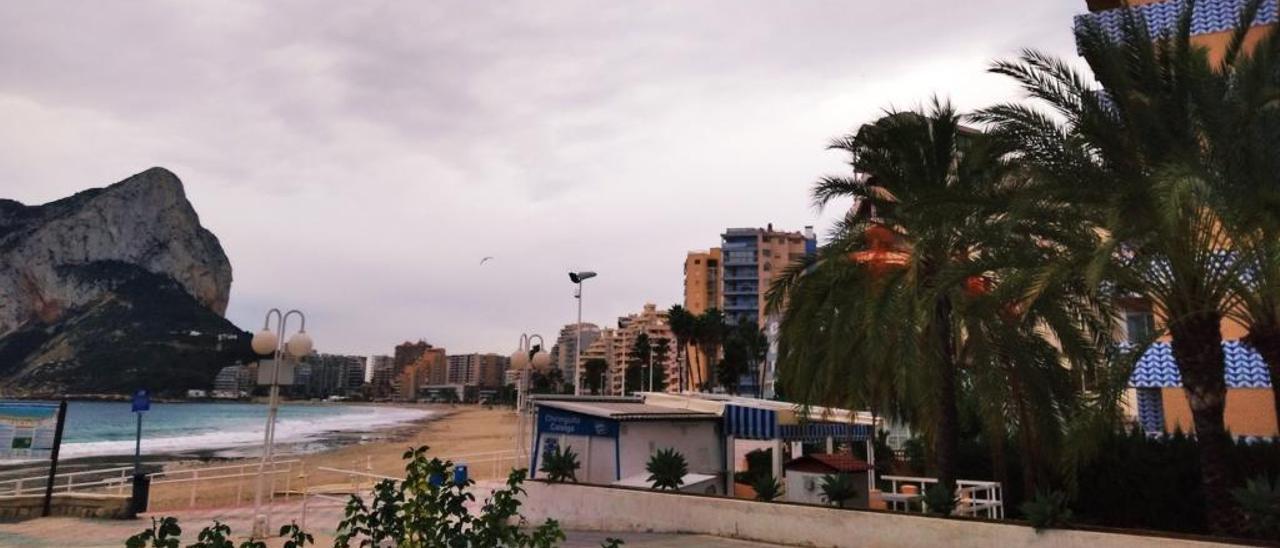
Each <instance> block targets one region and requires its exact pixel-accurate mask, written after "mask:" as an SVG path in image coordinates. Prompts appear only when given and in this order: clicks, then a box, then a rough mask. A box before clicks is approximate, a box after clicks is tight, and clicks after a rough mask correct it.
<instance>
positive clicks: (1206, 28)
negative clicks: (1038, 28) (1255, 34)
mask: <svg viewBox="0 0 1280 548" xmlns="http://www.w3.org/2000/svg"><path fill="white" fill-rule="evenodd" d="M1245 1H1246V0H1200V1H1199V2H1196V7H1195V11H1194V12H1192V14H1191V35H1192V36H1195V35H1198V34H1211V33H1215V32H1222V31H1227V30H1231V29H1234V28H1236V23H1237V22H1238V21H1239V20H1240V10H1241V9H1243V8H1244V4H1245ZM1184 6H1185V3H1184V0H1166V1H1164V2H1154V3H1151V4H1144V5H1142V6H1138V7H1135V8H1132V9H1133V10H1135V11H1136V12H1137V14H1138V15H1139V16H1140V17H1142V18H1143V19H1144V20H1145V21H1146V23H1147V28H1149V29H1151V33H1152V34H1153V35H1163V34H1166V33H1168V32H1171V31H1173V29H1174V28H1176V27H1177V25H1178V17H1179V16H1181V14H1182V10H1183V8H1184ZM1090 19H1092V20H1094V21H1097V22H1098V24H1100V25H1102V28H1103V30H1105V31H1106V32H1107V34H1108V35H1109V36H1111V39H1112V40H1116V41H1119V40H1120V39H1121V37H1122V36H1123V35H1124V32H1123V31H1122V30H1121V29H1122V27H1123V25H1124V9H1123V8H1119V9H1110V10H1106V11H1100V12H1098V13H1086V14H1082V15H1077V16H1076V19H1075V27H1076V29H1079V28H1080V27H1082V26H1084V24H1085V21H1088V20H1090ZM1277 21H1280V0H1264V1H1263V2H1262V6H1260V7H1259V8H1258V16H1257V17H1256V18H1255V19H1254V21H1253V24H1254V25H1255V26H1256V25H1266V24H1270V23H1276V22H1277Z"/></svg>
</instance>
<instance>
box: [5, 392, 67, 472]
mask: <svg viewBox="0 0 1280 548" xmlns="http://www.w3.org/2000/svg"><path fill="white" fill-rule="evenodd" d="M57 426H58V404H56V403H42V402H7V401H0V459H47V458H50V456H51V454H52V450H53V438H54V432H55V431H56V429H57Z"/></svg>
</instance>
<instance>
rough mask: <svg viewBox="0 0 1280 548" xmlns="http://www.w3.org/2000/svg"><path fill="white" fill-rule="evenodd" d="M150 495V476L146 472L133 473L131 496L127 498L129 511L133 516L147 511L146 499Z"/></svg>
mask: <svg viewBox="0 0 1280 548" xmlns="http://www.w3.org/2000/svg"><path fill="white" fill-rule="evenodd" d="M150 496H151V478H149V477H147V475H146V474H134V475H133V496H132V497H131V498H130V499H129V513H130V514H131V515H132V516H133V517H138V514H141V513H143V512H146V511H147V499H148V498H150Z"/></svg>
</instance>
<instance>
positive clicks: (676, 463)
mask: <svg viewBox="0 0 1280 548" xmlns="http://www.w3.org/2000/svg"><path fill="white" fill-rule="evenodd" d="M644 469H645V471H646V472H648V473H649V478H648V480H649V481H650V482H651V483H652V484H653V488H654V489H655V490H667V491H675V490H677V489H680V486H681V485H684V477H685V476H686V475H688V474H689V463H688V462H687V461H686V460H685V458H684V455H681V454H680V452H678V451H676V450H675V449H672V448H666V449H659V450H658V452H657V453H654V454H653V455H652V456H650V457H649V462H648V463H646V464H645V466H644Z"/></svg>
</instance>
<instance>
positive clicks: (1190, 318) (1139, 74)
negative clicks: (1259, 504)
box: [977, 0, 1275, 531]
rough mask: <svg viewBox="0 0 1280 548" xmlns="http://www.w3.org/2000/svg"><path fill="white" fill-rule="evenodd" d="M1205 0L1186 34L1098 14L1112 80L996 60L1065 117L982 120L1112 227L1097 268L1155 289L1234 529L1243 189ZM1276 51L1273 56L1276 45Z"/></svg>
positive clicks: (1051, 193) (1209, 473)
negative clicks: (1106, 25)
mask: <svg viewBox="0 0 1280 548" xmlns="http://www.w3.org/2000/svg"><path fill="white" fill-rule="evenodd" d="M1193 4H1194V2H1188V3H1187V5H1186V7H1185V8H1184V11H1183V14H1182V16H1181V18H1180V20H1179V22H1178V25H1177V28H1176V29H1175V30H1174V31H1173V32H1169V33H1165V34H1163V35H1160V36H1155V35H1153V34H1152V33H1151V32H1150V31H1149V29H1148V28H1147V27H1146V25H1145V22H1144V20H1143V19H1142V18H1141V17H1139V16H1136V15H1135V13H1134V12H1132V11H1128V12H1126V17H1125V21H1124V24H1123V25H1122V27H1123V28H1122V36H1121V37H1120V38H1119V39H1118V40H1116V39H1112V38H1111V37H1110V36H1109V35H1108V34H1107V32H1106V31H1104V30H1103V28H1102V27H1101V26H1100V25H1098V24H1097V23H1096V22H1094V21H1089V22H1086V24H1084V25H1082V26H1080V27H1079V28H1077V31H1076V41H1077V44H1078V46H1079V50H1080V52H1081V54H1082V56H1083V57H1084V58H1085V60H1086V61H1087V63H1088V64H1089V67H1090V68H1091V69H1092V72H1093V74H1094V77H1095V78H1096V79H1097V82H1098V84H1100V87H1098V86H1096V85H1094V84H1093V82H1092V81H1091V80H1090V79H1089V78H1088V77H1087V76H1086V75H1084V74H1081V73H1080V72H1078V71H1076V70H1075V69H1073V68H1071V66H1070V65H1069V64H1067V63H1065V62H1063V61H1060V60H1056V59H1053V58H1050V57H1048V56H1046V55H1044V54H1042V53H1039V52H1035V51H1025V52H1024V53H1023V54H1022V56H1021V58H1020V59H1019V60H1018V61H1010V62H999V63H996V64H995V65H994V66H993V68H992V71H993V72H996V73H999V74H1005V75H1008V76H1011V77H1013V78H1014V79H1015V80H1017V81H1018V82H1019V83H1020V84H1021V85H1022V86H1023V88H1024V89H1025V90H1026V91H1027V93H1028V94H1030V95H1031V96H1032V97H1034V98H1036V99H1038V100H1040V101H1043V102H1044V103H1047V104H1048V105H1049V107H1050V108H1051V109H1052V110H1053V111H1054V114H1053V115H1050V114H1047V113H1044V112H1042V111H1040V110H1039V109H1037V108H1034V107H1031V106H1027V105H1024V104H1006V105H999V106H996V107H992V108H990V109H987V110H985V111H984V112H983V113H981V115H980V116H979V117H978V118H977V119H978V120H980V121H984V122H990V123H992V124H994V127H995V131H996V132H997V133H998V134H999V135H1000V136H1001V137H1002V138H1007V139H1008V140H1009V142H1011V143H1013V144H1015V145H1016V147H1017V150H1016V153H1017V155H1018V156H1019V157H1020V159H1021V160H1022V161H1023V162H1024V164H1025V165H1026V166H1027V168H1028V169H1029V170H1030V172H1031V174H1032V175H1033V176H1034V178H1035V179H1036V181H1037V183H1038V184H1037V187H1038V188H1036V189H1035V191H1034V194H1035V196H1036V197H1037V199H1038V200H1040V201H1042V202H1047V203H1053V204H1056V206H1057V207H1060V208H1062V209H1064V210H1070V211H1074V212H1075V213H1076V214H1077V216H1078V219H1079V223H1081V224H1082V225H1087V226H1090V227H1092V228H1093V229H1094V230H1095V231H1096V232H1097V233H1098V234H1100V235H1101V236H1102V238H1101V241H1100V244H1099V245H1098V246H1096V247H1095V248H1094V249H1093V250H1092V251H1091V252H1090V253H1089V254H1088V257H1086V259H1087V262H1088V263H1089V265H1090V266H1089V272H1090V276H1091V278H1092V279H1093V280H1094V281H1095V282H1101V281H1104V280H1105V281H1106V282H1107V283H1109V284H1113V285H1114V287H1115V289H1116V290H1117V292H1123V293H1129V294H1137V295H1140V296H1142V297H1145V298H1146V299H1148V300H1150V301H1151V302H1152V304H1153V306H1154V307H1155V309H1156V310H1158V311H1159V312H1161V313H1162V315H1163V317H1164V318H1165V329H1167V332H1168V334H1169V335H1170V336H1171V339H1172V342H1171V344H1172V350H1173V355H1174V358H1175V359H1176V361H1177V364H1178V369H1179V372H1180V373H1181V377H1182V384H1183V388H1184V389H1185V391H1186V394H1187V396H1188V398H1187V399H1188V402H1189V403H1190V406H1191V412H1192V416H1193V421H1194V425H1195V430H1196V437H1197V439H1198V448H1199V460H1200V469H1201V481H1202V484H1203V487H1204V490H1205V496H1206V500H1207V502H1208V521H1209V524H1210V527H1212V528H1213V529H1214V530H1217V531H1229V530H1230V529H1231V528H1232V523H1233V521H1234V515H1235V512H1234V510H1233V504H1232V500H1231V497H1230V494H1229V488H1230V487H1231V486H1232V484H1233V483H1234V481H1233V476H1232V468H1231V466H1230V464H1229V455H1228V452H1229V450H1230V443H1231V442H1230V438H1229V437H1228V434H1227V432H1226V429H1225V428H1224V425H1223V411H1224V408H1225V403H1226V384H1225V380H1224V356H1223V350H1222V344H1221V343H1222V334H1221V330H1220V324H1221V322H1222V320H1223V318H1224V316H1226V315H1227V314H1228V313H1229V312H1230V311H1232V310H1233V308H1234V306H1235V301H1236V298H1237V297H1236V295H1235V291H1236V289H1237V287H1238V285H1239V284H1238V283H1237V280H1238V277H1239V276H1238V275H1239V272H1240V270H1241V268H1242V266H1241V263H1240V262H1239V261H1231V260H1225V259H1226V258H1227V257H1228V255H1227V253H1228V251H1227V250H1229V249H1230V247H1231V235H1230V234H1229V233H1228V232H1227V229H1228V224H1229V223H1228V220H1229V219H1230V218H1231V215H1230V214H1229V210H1228V209H1227V207H1226V206H1227V205H1228V204H1229V203H1230V201H1231V200H1230V196H1229V195H1228V194H1229V193H1228V192H1226V188H1227V186H1226V185H1225V184H1224V183H1223V181H1222V178H1221V174H1222V173H1221V171H1220V169H1219V168H1220V166H1217V165H1215V164H1214V162H1212V161H1210V159H1209V158H1208V157H1207V156H1208V155H1209V154H1210V153H1212V152H1213V151H1214V146H1213V144H1212V141H1213V139H1214V138H1215V137H1216V136H1217V135H1218V133H1219V131H1220V130H1219V129H1218V128H1216V127H1215V126H1218V125H1220V120H1215V116H1218V115H1219V114H1221V112H1222V111H1223V110H1224V109H1223V104H1224V102H1225V101H1227V97H1225V96H1224V95H1223V92H1224V89H1226V88H1225V87H1224V86H1225V84H1224V78H1229V76H1228V75H1226V74H1224V72H1223V71H1221V70H1219V68H1220V67H1215V66H1214V65H1213V64H1211V63H1210V61H1209V56H1208V53H1207V52H1206V51H1205V50H1204V49H1202V48H1199V47H1195V46H1193V45H1192V44H1191V40H1190V27H1191V13H1192V8H1193ZM1257 4H1258V2H1257V1H1256V0H1255V1H1250V2H1249V3H1248V5H1247V6H1246V9H1245V10H1244V13H1243V14H1242V20H1241V22H1242V24H1240V25H1239V26H1238V28H1239V29H1240V30H1239V31H1238V32H1237V33H1236V36H1235V37H1234V38H1233V40H1232V42H1231V46H1230V47H1229V49H1228V52H1227V55H1226V56H1225V57H1224V60H1227V62H1229V63H1230V62H1234V61H1230V60H1231V59H1233V58H1234V57H1235V56H1236V55H1237V53H1235V52H1238V50H1239V49H1240V47H1241V46H1242V44H1243V38H1244V32H1245V31H1246V30H1247V29H1248V28H1249V27H1250V24H1251V22H1252V18H1253V15H1254V14H1256V11H1257ZM1271 48H1272V49H1271V50H1270V51H1271V52H1272V53H1271V54H1272V55H1274V51H1275V50H1274V42H1272V45H1271ZM1272 62H1274V61H1272ZM1272 66H1274V65H1272ZM1272 71H1273V74H1274V68H1273V69H1272ZM1272 78H1274V76H1272ZM1254 84H1256V83H1250V85H1254ZM1252 89H1253V88H1251V90H1252ZM1249 92H1250V93H1251V92H1252V91H1249ZM1269 93H1271V94H1274V91H1271V92H1269ZM1272 97H1274V95H1272ZM1271 100H1272V101H1274V98H1273V99H1271ZM1250 129H1253V127H1244V128H1233V130H1236V131H1241V130H1243V131H1248V130H1250ZM1257 137H1258V136H1257V135H1253V136H1251V137H1250V139H1254V138H1257ZM1272 143H1274V139H1273V140H1272ZM1219 152H1222V153H1224V154H1225V153H1226V151H1219ZM1272 188H1274V186H1273V187H1272Z"/></svg>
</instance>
